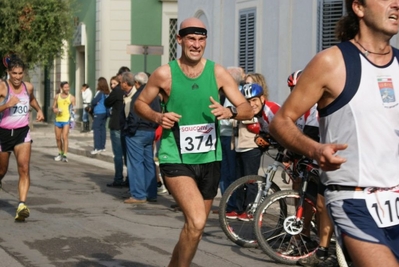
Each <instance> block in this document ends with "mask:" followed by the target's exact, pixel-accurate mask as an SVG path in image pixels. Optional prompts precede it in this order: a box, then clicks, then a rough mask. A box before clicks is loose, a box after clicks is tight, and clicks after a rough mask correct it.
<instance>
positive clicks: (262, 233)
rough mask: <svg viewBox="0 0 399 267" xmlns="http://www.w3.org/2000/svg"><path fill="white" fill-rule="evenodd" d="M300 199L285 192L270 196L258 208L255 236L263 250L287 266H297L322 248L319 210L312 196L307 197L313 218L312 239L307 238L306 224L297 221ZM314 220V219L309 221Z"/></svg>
mask: <svg viewBox="0 0 399 267" xmlns="http://www.w3.org/2000/svg"><path fill="white" fill-rule="evenodd" d="M299 199H300V195H299V193H298V192H297V191H294V190H284V191H280V192H277V193H275V194H273V195H270V196H268V197H267V198H266V199H265V200H264V201H263V202H262V203H261V204H260V206H259V207H258V209H257V210H256V212H255V217H254V224H253V226H254V232H255V235H256V238H257V241H258V244H259V246H260V247H261V249H262V250H263V251H264V252H265V253H266V254H267V255H268V256H270V257H271V258H272V259H274V260H275V261H277V262H280V263H284V264H296V263H297V261H298V260H299V259H301V258H306V257H309V256H310V255H312V254H313V253H314V252H315V250H316V249H317V247H318V236H317V229H316V224H315V223H314V220H315V214H316V206H315V203H316V202H315V200H314V199H313V198H312V197H311V196H306V197H305V204H304V205H310V206H309V207H310V209H309V210H311V211H312V218H311V221H310V224H309V227H310V229H311V231H310V237H308V236H305V235H304V234H303V229H304V223H303V220H299V221H297V220H296V212H297V205H298V203H299ZM308 219H310V218H308Z"/></svg>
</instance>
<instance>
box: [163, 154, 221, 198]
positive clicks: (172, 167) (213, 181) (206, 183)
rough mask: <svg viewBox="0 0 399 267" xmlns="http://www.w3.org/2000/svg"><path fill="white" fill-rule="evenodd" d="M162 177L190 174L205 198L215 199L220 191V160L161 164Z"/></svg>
mask: <svg viewBox="0 0 399 267" xmlns="http://www.w3.org/2000/svg"><path fill="white" fill-rule="evenodd" d="M160 169H161V174H162V177H167V178H173V177H177V176H188V177H191V178H193V179H194V180H195V182H196V183H197V186H198V189H199V191H200V192H201V194H202V197H203V198H204V199H208V200H209V199H214V198H215V196H216V195H217V193H218V188H219V180H220V161H215V162H210V163H204V164H161V165H160Z"/></svg>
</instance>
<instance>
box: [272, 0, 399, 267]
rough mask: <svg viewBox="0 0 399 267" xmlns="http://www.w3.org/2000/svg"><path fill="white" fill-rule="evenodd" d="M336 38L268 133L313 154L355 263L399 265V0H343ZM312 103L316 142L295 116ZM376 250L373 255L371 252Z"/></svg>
mask: <svg viewBox="0 0 399 267" xmlns="http://www.w3.org/2000/svg"><path fill="white" fill-rule="evenodd" d="M345 3H346V10H347V11H348V14H347V15H345V16H344V17H342V18H341V20H340V21H339V23H338V24H337V29H336V33H337V37H338V39H339V40H341V41H342V43H340V44H339V45H337V46H333V47H331V48H329V49H326V50H324V51H322V52H320V53H319V54H317V55H316V56H315V57H314V58H313V59H312V60H311V61H310V63H309V64H308V66H307V67H306V69H305V70H304V72H303V74H302V75H301V79H300V80H299V81H298V83H297V85H296V87H295V90H294V91H293V92H292V93H291V94H290V96H289V97H288V99H287V101H286V102H285V104H284V105H283V107H282V108H281V109H280V111H279V113H278V114H277V115H276V117H275V119H274V120H273V122H272V125H271V128H270V130H271V133H272V135H273V136H274V137H275V138H276V139H277V140H278V141H279V142H281V143H282V144H283V145H284V146H285V147H287V148H289V149H292V150H295V151H296V152H298V153H301V154H304V155H306V156H308V157H311V158H314V159H316V160H317V161H318V163H319V166H320V167H321V169H322V170H323V173H322V177H321V179H322V182H323V183H324V184H326V185H327V190H326V192H325V200H326V204H327V208H328V210H329V212H330V215H331V217H332V219H333V221H334V224H335V233H336V235H337V237H338V239H339V241H340V242H343V243H344V244H345V246H346V248H347V249H348V252H349V255H350V257H351V258H352V260H353V263H354V264H355V266H362V267H368V266H370V267H371V266H384V267H385V266H395V267H397V266H399V208H398V207H399V206H398V205H399V75H398V74H399V63H398V62H399V60H398V58H399V50H397V49H395V48H393V47H391V46H390V44H389V41H390V39H391V38H392V37H393V36H394V35H395V34H397V33H398V29H399V0H387V1H381V0H346V1H345ZM315 103H317V104H318V109H319V116H320V139H321V143H317V142H315V141H313V140H311V139H309V138H307V137H306V136H304V135H303V134H302V133H301V132H300V131H299V130H298V129H297V127H296V126H295V124H294V121H296V119H297V118H298V117H300V116H301V115H302V114H303V113H305V112H306V111H307V110H308V109H309V108H310V107H312V106H313V105H314V104H315ZM376 255H378V256H377V257H376Z"/></svg>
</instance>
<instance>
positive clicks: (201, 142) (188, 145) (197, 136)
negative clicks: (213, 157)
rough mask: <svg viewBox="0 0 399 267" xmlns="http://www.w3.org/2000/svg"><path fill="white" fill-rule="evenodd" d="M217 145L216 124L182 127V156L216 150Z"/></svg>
mask: <svg viewBox="0 0 399 267" xmlns="http://www.w3.org/2000/svg"><path fill="white" fill-rule="evenodd" d="M215 143H216V129H215V124H214V123H205V124H194V125H185V126H180V150H181V153H182V154H187V153H203V152H208V151H211V150H215Z"/></svg>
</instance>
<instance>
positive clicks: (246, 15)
mask: <svg viewBox="0 0 399 267" xmlns="http://www.w3.org/2000/svg"><path fill="white" fill-rule="evenodd" d="M255 15H256V9H255V8H253V9H246V10H241V11H240V13H239V18H240V20H239V36H238V38H239V40H238V65H239V66H240V67H242V68H244V70H245V72H246V73H249V72H254V71H255V24H256V16H255Z"/></svg>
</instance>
